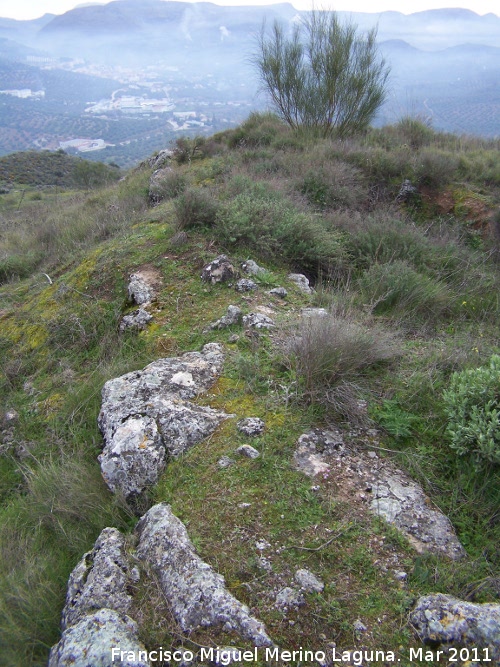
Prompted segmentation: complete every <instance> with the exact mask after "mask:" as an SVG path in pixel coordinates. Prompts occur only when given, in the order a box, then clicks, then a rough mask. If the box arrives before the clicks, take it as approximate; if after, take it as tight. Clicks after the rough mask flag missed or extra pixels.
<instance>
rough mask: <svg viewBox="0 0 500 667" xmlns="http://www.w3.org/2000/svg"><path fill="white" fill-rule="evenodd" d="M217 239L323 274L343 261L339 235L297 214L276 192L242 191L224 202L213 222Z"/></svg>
mask: <svg viewBox="0 0 500 667" xmlns="http://www.w3.org/2000/svg"><path fill="white" fill-rule="evenodd" d="M216 229H217V236H218V238H219V239H220V241H221V242H222V243H223V244H225V245H227V246H240V247H243V248H245V249H247V250H250V251H252V252H254V253H257V255H258V256H259V257H262V258H268V259H271V258H273V257H281V258H282V259H284V260H285V261H288V262H289V263H291V264H292V265H293V266H296V267H297V268H301V270H304V271H308V272H309V273H311V274H312V275H317V274H318V273H319V272H321V271H323V272H324V273H325V275H328V273H329V272H330V271H331V269H332V266H333V265H335V266H336V267H338V265H339V264H342V263H343V262H344V259H345V253H344V249H343V240H342V237H341V235H340V233H339V232H336V231H328V230H327V229H326V226H325V225H323V224H322V222H321V221H320V220H319V219H317V218H315V217H313V216H310V215H306V214H304V213H301V212H299V211H297V209H295V208H294V206H293V205H292V204H291V203H290V202H287V201H285V200H284V199H282V198H281V197H280V196H279V195H278V194H277V193H273V194H271V193H269V194H264V193H262V194H261V196H255V190H254V193H249V192H245V193H242V194H238V195H236V196H235V197H234V198H233V199H231V200H229V201H227V202H225V203H224V204H223V205H222V207H221V210H220V211H219V213H218V214H217V222H216Z"/></svg>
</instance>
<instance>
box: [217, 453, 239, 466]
mask: <svg viewBox="0 0 500 667" xmlns="http://www.w3.org/2000/svg"><path fill="white" fill-rule="evenodd" d="M235 463H236V461H235V460H234V459H232V458H231V457H230V456H221V458H220V459H219V460H218V461H217V465H218V466H219V468H222V469H224V468H229V467H230V466H232V465H234V464H235Z"/></svg>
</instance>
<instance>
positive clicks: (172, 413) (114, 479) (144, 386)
mask: <svg viewBox="0 0 500 667" xmlns="http://www.w3.org/2000/svg"><path fill="white" fill-rule="evenodd" d="M223 362H224V355H223V350H222V346H221V345H219V344H218V343H208V344H207V345H205V346H204V347H203V350H202V351H201V352H188V353H186V354H184V355H182V356H181V357H172V358H166V359H159V360H158V361H155V362H153V363H151V364H149V365H148V366H146V368H144V369H143V370H142V371H133V372H132V373H127V374H126V375H122V376H121V377H118V378H115V379H113V380H109V382H106V384H105V385H104V388H103V391H102V407H101V411H100V414H99V419H98V422H99V427H100V429H101V431H102V434H103V436H104V449H103V452H102V454H101V455H100V456H99V461H100V463H101V470H102V473H103V477H104V479H105V481H106V483H107V484H108V486H109V488H110V489H111V490H112V491H113V492H120V493H122V494H123V495H124V496H125V497H126V498H128V497H130V496H134V495H138V494H140V493H141V492H142V491H143V490H144V489H145V488H146V487H148V486H151V485H153V484H155V483H156V482H157V480H158V477H159V475H160V474H161V472H162V471H163V469H164V468H165V465H166V462H167V460H168V458H169V457H175V456H179V455H180V454H182V453H183V452H185V451H186V450H187V449H189V448H190V447H192V446H193V445H195V444H196V443H198V442H200V441H201V440H202V439H203V438H205V437H207V436H208V435H210V434H211V433H212V432H213V431H214V430H215V429H216V427H217V426H218V425H219V424H220V422H221V421H223V420H224V419H226V418H227V417H228V415H227V414H225V413H224V412H221V411H220V410H214V409H212V408H209V407H204V406H200V405H196V404H195V403H193V402H192V401H190V400H189V399H192V398H194V397H195V396H197V395H198V394H200V393H202V392H204V391H206V390H207V389H209V388H210V387H211V386H212V384H213V383H214V382H215V381H216V379H217V378H218V376H219V374H220V372H221V370H222V366H223Z"/></svg>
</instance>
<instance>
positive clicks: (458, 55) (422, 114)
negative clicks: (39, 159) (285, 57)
mask: <svg viewBox="0 0 500 667" xmlns="http://www.w3.org/2000/svg"><path fill="white" fill-rule="evenodd" d="M303 15H304V12H300V11H298V10H296V9H294V7H293V6H292V5H291V4H277V5H269V6H267V7H257V6H255V7H251V6H248V7H220V6H217V5H214V4H211V3H196V4H189V3H183V2H162V1H161V0H148V2H137V0H117V1H115V2H111V3H109V4H107V5H95V6H86V7H79V8H76V9H74V10H71V11H69V12H66V13H65V14H63V15H61V16H55V15H52V14H46V15H45V16H43V17H41V18H39V19H36V20H31V21H14V20H11V19H0V155H5V154H8V153H11V152H14V151H18V150H28V149H49V150H58V149H63V150H65V151H67V152H69V153H75V154H84V156H85V157H86V158H88V159H96V160H100V161H105V162H108V163H109V162H114V163H116V164H119V165H120V166H122V167H129V166H132V165H133V164H135V163H137V161H139V160H141V159H143V158H145V157H146V156H148V155H150V154H151V153H152V152H153V151H155V150H158V149H160V148H164V147H165V146H167V145H168V144H169V143H171V142H172V141H173V140H175V139H176V138H177V137H178V136H180V135H182V134H187V135H196V134H201V135H203V134H206V135H211V134H213V133H214V132H217V131H219V130H222V129H225V128H228V127H232V126H236V125H237V124H238V123H240V122H241V121H242V120H243V119H245V118H246V117H248V115H249V113H250V112H251V111H252V110H263V109H265V108H266V107H267V104H268V101H267V100H266V98H265V96H264V95H263V94H262V93H261V92H260V91H259V86H258V80H257V75H256V72H255V71H254V68H253V66H252V62H251V60H252V54H253V53H254V51H255V46H256V39H257V35H258V33H259V31H260V30H261V27H262V25H263V22H266V23H267V25H270V24H271V23H272V22H273V21H274V20H275V19H277V20H279V21H280V22H282V23H283V24H284V25H285V27H287V29H291V27H292V26H293V25H294V24H295V23H296V22H297V21H299V20H300V19H301V16H303ZM340 15H341V18H343V19H346V20H348V19H349V18H350V17H349V16H348V15H346V14H345V13H342V12H341V13H340ZM352 18H353V20H354V22H355V23H356V24H357V25H358V26H359V27H360V28H361V29H362V30H365V29H366V30H367V29H369V28H371V27H373V26H374V25H378V41H379V45H380V50H381V53H382V54H383V56H384V57H385V59H386V61H387V62H388V64H389V65H390V67H391V78H390V87H389V96H388V99H387V101H386V103H385V104H384V106H383V107H382V109H381V110H380V112H379V114H378V116H377V119H376V125H379V126H380V125H385V124H388V123H393V122H396V121H397V120H398V119H400V118H402V117H403V116H407V115H411V116H418V117H419V118H421V119H422V120H424V121H425V122H426V123H428V124H429V125H431V126H432V127H433V128H434V129H437V130H445V131H450V132H455V133H457V134H476V135H480V136H483V137H495V136H498V135H499V134H500V114H498V105H499V103H500V92H499V89H498V80H499V75H500V49H499V48H498V47H497V46H496V45H497V44H499V43H500V18H499V17H497V16H495V15H493V14H487V15H486V16H479V15H477V14H475V13H474V12H471V11H468V10H459V9H454V10H444V9H443V10H432V11H425V12H419V13H416V14H411V15H408V16H405V15H403V14H400V13H398V12H383V13H381V14H361V13H355V14H353V15H352Z"/></svg>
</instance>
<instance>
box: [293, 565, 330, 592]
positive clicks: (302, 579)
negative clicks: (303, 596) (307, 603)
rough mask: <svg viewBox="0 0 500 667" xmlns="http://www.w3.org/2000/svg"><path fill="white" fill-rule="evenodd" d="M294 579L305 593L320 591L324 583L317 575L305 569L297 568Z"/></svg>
mask: <svg viewBox="0 0 500 667" xmlns="http://www.w3.org/2000/svg"><path fill="white" fill-rule="evenodd" d="M295 581H296V582H297V583H298V584H299V586H300V587H301V588H303V589H304V590H305V591H306V593H321V591H322V590H323V589H324V587H325V584H324V583H323V582H322V581H321V579H318V577H317V576H316V575H315V574H313V573H312V572H310V571H309V570H306V569H301V570H297V572H296V573H295Z"/></svg>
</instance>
